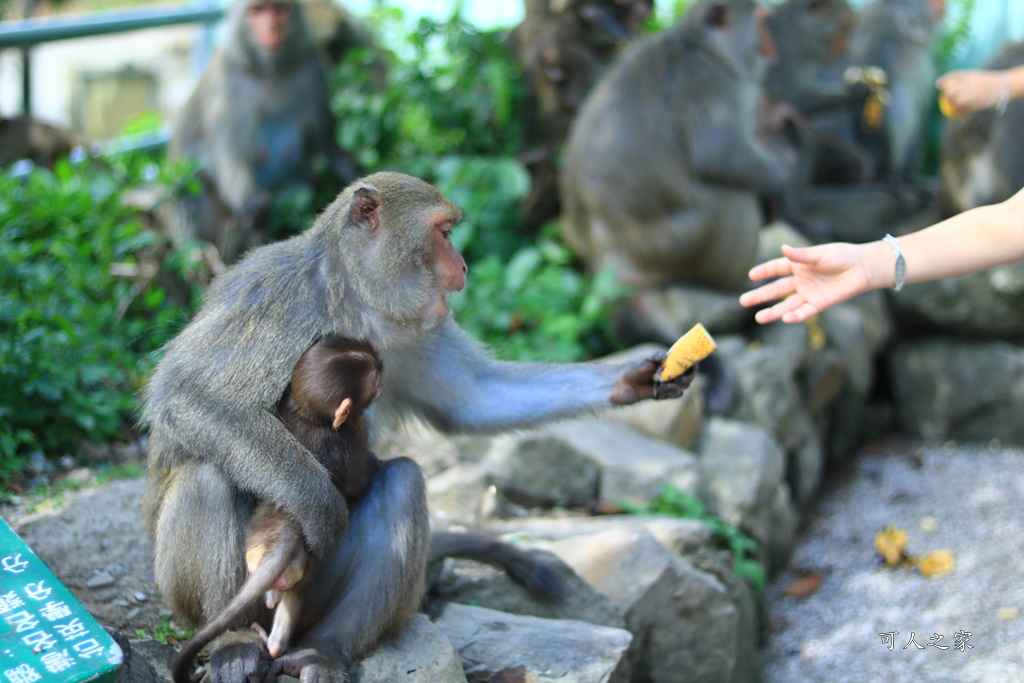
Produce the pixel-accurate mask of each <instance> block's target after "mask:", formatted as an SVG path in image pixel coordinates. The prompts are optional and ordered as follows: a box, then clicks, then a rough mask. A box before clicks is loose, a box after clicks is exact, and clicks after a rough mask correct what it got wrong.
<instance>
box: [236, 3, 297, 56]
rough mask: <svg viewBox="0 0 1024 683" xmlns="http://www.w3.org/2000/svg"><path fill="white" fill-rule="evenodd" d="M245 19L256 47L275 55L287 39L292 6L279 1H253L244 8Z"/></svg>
mask: <svg viewBox="0 0 1024 683" xmlns="http://www.w3.org/2000/svg"><path fill="white" fill-rule="evenodd" d="M245 19H246V21H247V22H248V24H249V33H250V35H252V39H253V42H254V43H255V44H256V46H257V47H258V48H260V49H261V50H263V51H264V52H267V53H268V54H275V53H277V52H278V51H280V50H281V48H283V47H284V45H285V42H286V39H287V37H288V26H289V24H290V22H291V20H292V6H291V4H290V3H288V2H282V1H281V0H255V1H254V2H252V3H250V4H249V6H248V7H246V9H245Z"/></svg>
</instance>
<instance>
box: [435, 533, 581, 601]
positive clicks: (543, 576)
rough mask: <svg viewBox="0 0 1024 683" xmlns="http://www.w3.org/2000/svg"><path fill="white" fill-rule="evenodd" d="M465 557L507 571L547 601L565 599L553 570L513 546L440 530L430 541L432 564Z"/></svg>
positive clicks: (494, 540) (558, 577) (479, 536)
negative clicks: (444, 558) (440, 560)
mask: <svg viewBox="0 0 1024 683" xmlns="http://www.w3.org/2000/svg"><path fill="white" fill-rule="evenodd" d="M443 557H461V558H463V559H466V560H474V561H476V562H483V563H485V564H489V565H491V566H493V567H497V568H498V569H503V570H504V571H505V573H507V574H508V575H509V578H511V579H512V580H513V581H515V582H516V583H518V584H520V585H522V586H523V587H524V588H526V590H528V591H530V593H531V594H532V595H533V596H534V597H536V598H539V599H541V600H544V601H546V602H558V601H559V600H562V599H563V598H564V597H565V591H566V588H565V582H564V581H563V580H562V577H561V576H560V575H559V574H558V572H556V571H555V570H554V569H553V568H552V567H550V566H549V565H547V564H545V563H544V562H542V561H541V560H538V559H537V558H536V557H534V556H533V555H531V554H530V553H528V552H526V551H525V550H521V549H520V548H517V547H515V546H514V545H512V544H511V543H506V542H505V541H502V540H499V539H496V538H491V537H489V536H485V535H483V534H473V533H458V532H454V531H436V532H434V534H433V535H432V536H431V540H430V561H431V562H433V561H434V560H439V559H441V558H443Z"/></svg>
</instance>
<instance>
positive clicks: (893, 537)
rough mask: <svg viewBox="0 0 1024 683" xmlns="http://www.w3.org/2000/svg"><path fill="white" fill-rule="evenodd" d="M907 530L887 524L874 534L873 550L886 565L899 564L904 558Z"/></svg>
mask: <svg viewBox="0 0 1024 683" xmlns="http://www.w3.org/2000/svg"><path fill="white" fill-rule="evenodd" d="M906 549H907V532H906V531H904V530H903V529H898V528H896V527H893V526H887V527H885V528H884V529H882V530H881V531H879V532H878V533H877V534H875V552H876V553H878V554H879V555H880V556H881V557H882V559H883V560H885V563H886V564H888V565H897V564H901V563H902V562H903V561H904V560H905V559H907V558H906V552H905V551H906Z"/></svg>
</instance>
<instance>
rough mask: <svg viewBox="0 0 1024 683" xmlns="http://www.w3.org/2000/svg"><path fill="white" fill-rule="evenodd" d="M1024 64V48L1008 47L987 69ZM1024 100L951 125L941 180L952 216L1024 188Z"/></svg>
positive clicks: (981, 111)
mask: <svg viewBox="0 0 1024 683" xmlns="http://www.w3.org/2000/svg"><path fill="white" fill-rule="evenodd" d="M1021 64H1024V42H1015V43H1008V44H1007V45H1004V46H1003V47H1002V48H1001V49H1000V50H999V52H997V53H996V54H995V55H994V56H993V57H992V59H990V60H989V61H987V62H986V63H985V65H984V67H982V68H985V69H992V70H1003V69H1009V68H1012V67H1015V66H1019V65H1021ZM1022 135H1024V100H1021V99H1010V100H1009V101H1008V102H1007V103H1006V110H1005V111H1004V112H1003V113H1002V115H999V114H997V113H996V110H995V109H979V110H977V111H974V112H971V113H969V114H965V115H963V116H959V117H956V118H951V119H946V120H945V129H944V131H943V135H942V148H941V161H940V162H939V176H940V180H941V181H942V184H941V191H940V193H939V203H940V206H941V207H942V210H943V212H944V213H945V214H946V215H949V216H951V215H953V214H957V213H960V212H961V211H966V210H968V209H972V208H974V207H976V206H982V205H984V204H996V203H998V202H1001V201H1003V200H1005V199H1009V198H1010V197H1011V196H1012V195H1013V194H1014V193H1016V192H1017V191H1018V190H1019V189H1020V188H1021V187H1024V155H1022V154H1020V141H1021V136H1022Z"/></svg>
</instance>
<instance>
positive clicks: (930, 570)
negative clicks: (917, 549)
mask: <svg viewBox="0 0 1024 683" xmlns="http://www.w3.org/2000/svg"><path fill="white" fill-rule="evenodd" d="M954 566H956V558H955V557H953V551H952V550H935V551H933V552H930V553H925V554H924V555H922V556H921V557H920V559H918V561H917V570H918V571H919V572H921V576H927V577H929V578H932V577H935V576H943V575H945V574H948V573H950V572H951V571H953V567H954Z"/></svg>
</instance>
